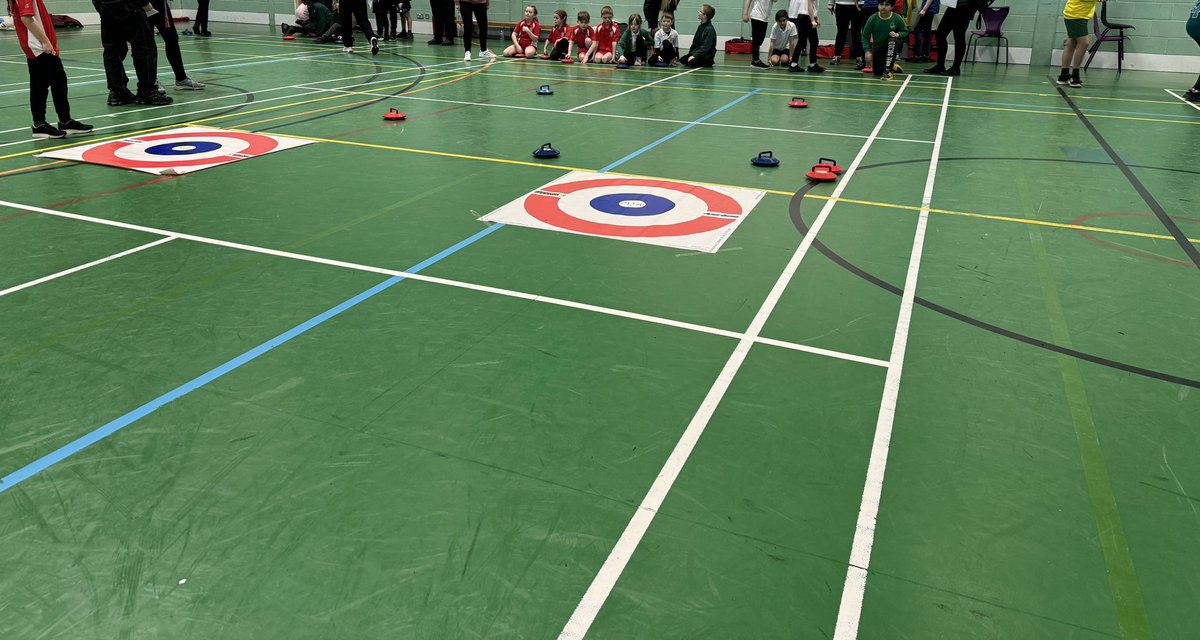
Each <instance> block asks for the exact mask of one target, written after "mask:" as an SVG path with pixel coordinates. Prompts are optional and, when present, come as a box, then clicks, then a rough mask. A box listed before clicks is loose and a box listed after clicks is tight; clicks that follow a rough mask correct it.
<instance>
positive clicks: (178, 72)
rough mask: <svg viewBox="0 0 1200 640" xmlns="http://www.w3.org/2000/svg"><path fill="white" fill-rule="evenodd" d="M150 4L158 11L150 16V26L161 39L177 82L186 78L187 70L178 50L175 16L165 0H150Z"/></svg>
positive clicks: (181, 54)
mask: <svg viewBox="0 0 1200 640" xmlns="http://www.w3.org/2000/svg"><path fill="white" fill-rule="evenodd" d="M150 6H152V7H154V8H155V9H157V10H158V13H157V14H155V15H154V16H153V17H151V18H150V26H152V27H154V29H155V30H156V31H158V36H159V37H160V38H162V41H163V51H164V52H165V53H166V54H167V62H170V63H171V70H172V71H174V72H175V81H176V82H178V81H180V80H183V79H185V78H187V71H184V69H183V53H181V52H180V51H179V31H178V30H177V29H176V28H175V18H174V17H173V16H172V15H171V5H170V4H168V3H167V0H150Z"/></svg>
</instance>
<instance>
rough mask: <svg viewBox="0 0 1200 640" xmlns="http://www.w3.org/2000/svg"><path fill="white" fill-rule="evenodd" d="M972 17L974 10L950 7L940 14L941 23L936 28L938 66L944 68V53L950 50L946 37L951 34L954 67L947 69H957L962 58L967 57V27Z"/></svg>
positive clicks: (960, 64)
mask: <svg viewBox="0 0 1200 640" xmlns="http://www.w3.org/2000/svg"><path fill="white" fill-rule="evenodd" d="M974 17H975V9H973V8H970V9H969V8H965V7H951V8H949V9H946V13H944V14H942V21H941V22H939V23H938V28H937V54H938V59H937V63H938V65H940V66H943V67H945V66H946V51H947V50H948V49H949V48H950V42H949V39H948V38H947V37H946V36H947V35H949V34H950V33H951V32H953V33H954V65H953V66H951V67H948V68H951V69H957V68H959V67H961V66H962V61H963V58H964V57H965V56H966V55H967V27H970V26H971V19H972V18H974Z"/></svg>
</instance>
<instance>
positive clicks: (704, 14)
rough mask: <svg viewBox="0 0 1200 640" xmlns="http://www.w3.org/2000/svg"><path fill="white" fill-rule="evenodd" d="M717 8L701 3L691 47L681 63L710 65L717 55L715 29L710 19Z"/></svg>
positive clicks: (696, 65)
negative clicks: (697, 25)
mask: <svg viewBox="0 0 1200 640" xmlns="http://www.w3.org/2000/svg"><path fill="white" fill-rule="evenodd" d="M716 15H717V10H716V9H714V8H712V5H708V4H706V5H701V6H700V15H699V16H697V17H698V18H699V20H700V26H699V27H696V35H695V36H694V37H693V38H692V48H691V49H690V50H689V51H688V52H687V55H686V56H684V57H683V58H682V61H683V64H685V65H687V66H689V67H711V66H713V60H715V59H716V57H717V30H716V29H714V28H713V26H712V19H713V17H715V16H716Z"/></svg>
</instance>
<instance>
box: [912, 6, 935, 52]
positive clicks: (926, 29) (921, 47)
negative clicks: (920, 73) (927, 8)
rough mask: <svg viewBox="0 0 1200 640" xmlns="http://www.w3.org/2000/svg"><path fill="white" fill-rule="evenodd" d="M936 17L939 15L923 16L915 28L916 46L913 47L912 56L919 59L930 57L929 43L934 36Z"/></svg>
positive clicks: (929, 14)
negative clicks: (934, 18) (934, 20)
mask: <svg viewBox="0 0 1200 640" xmlns="http://www.w3.org/2000/svg"><path fill="white" fill-rule="evenodd" d="M935 15H937V14H934V13H927V14H925V15H923V16H921V19H920V20H919V21H917V26H916V27H915V28H913V35H914V36H916V37H915V38H914V41H915V42H914V44H915V45H916V46H914V47H913V52H912V54H913V55H914V56H916V57H918V58H928V57H929V45H930V42H929V41H930V39H931V36H932V34H933V17H934V16H935Z"/></svg>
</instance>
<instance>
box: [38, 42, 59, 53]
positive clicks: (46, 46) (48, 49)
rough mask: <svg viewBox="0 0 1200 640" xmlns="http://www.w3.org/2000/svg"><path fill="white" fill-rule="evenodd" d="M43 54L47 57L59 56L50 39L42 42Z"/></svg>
mask: <svg viewBox="0 0 1200 640" xmlns="http://www.w3.org/2000/svg"><path fill="white" fill-rule="evenodd" d="M42 53H44V54H46V55H51V56H57V55H58V50H57V49H55V48H54V45H53V44H52V43H51V42H50V40H49V39H47V40H42Z"/></svg>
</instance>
